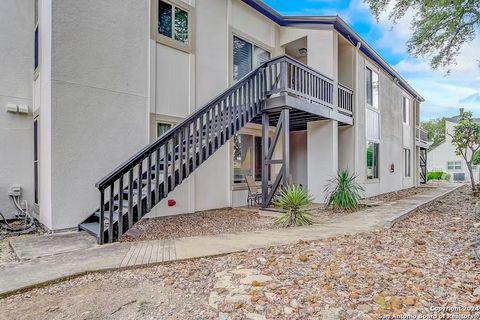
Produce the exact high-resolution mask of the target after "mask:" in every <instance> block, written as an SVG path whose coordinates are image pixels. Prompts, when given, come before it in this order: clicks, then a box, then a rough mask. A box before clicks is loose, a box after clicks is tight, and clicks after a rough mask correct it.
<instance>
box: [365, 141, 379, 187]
mask: <svg viewBox="0 0 480 320" xmlns="http://www.w3.org/2000/svg"><path fill="white" fill-rule="evenodd" d="M370 143H372V144H373V152H374V153H373V154H372V162H373V164H372V170H373V174H372V177H371V178H370V177H369V176H368V145H369V144H370ZM375 145H377V157H376V159H377V161H376V162H375ZM365 156H366V159H365V176H366V178H367V181H373V182H376V181H379V180H380V143H379V142H378V141H374V140H367V143H366V148H365ZM375 169H376V175H375Z"/></svg>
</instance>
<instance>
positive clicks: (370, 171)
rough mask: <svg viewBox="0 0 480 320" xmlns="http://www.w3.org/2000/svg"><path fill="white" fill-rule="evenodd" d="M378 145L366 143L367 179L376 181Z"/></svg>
mask: <svg viewBox="0 0 480 320" xmlns="http://www.w3.org/2000/svg"><path fill="white" fill-rule="evenodd" d="M378 149H379V144H378V143H375V142H367V179H378V158H379V154H378Z"/></svg>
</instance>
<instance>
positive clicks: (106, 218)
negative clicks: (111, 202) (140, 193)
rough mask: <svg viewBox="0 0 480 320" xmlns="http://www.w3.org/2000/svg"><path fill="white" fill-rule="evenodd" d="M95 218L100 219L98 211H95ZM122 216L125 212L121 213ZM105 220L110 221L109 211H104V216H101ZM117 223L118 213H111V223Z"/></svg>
mask: <svg viewBox="0 0 480 320" xmlns="http://www.w3.org/2000/svg"><path fill="white" fill-rule="evenodd" d="M94 214H95V216H96V217H98V218H100V211H96V212H95V213H94ZM123 214H125V211H123ZM103 216H104V218H105V220H107V221H108V220H110V211H105V212H104V214H103ZM117 221H118V211H114V212H113V222H117Z"/></svg>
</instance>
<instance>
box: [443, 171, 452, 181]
mask: <svg viewBox="0 0 480 320" xmlns="http://www.w3.org/2000/svg"><path fill="white" fill-rule="evenodd" d="M451 177H452V176H451V175H450V173H446V172H444V173H442V178H441V179H442V180H445V181H450V178H451Z"/></svg>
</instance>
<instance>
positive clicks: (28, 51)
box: [0, 0, 34, 217]
mask: <svg viewBox="0 0 480 320" xmlns="http://www.w3.org/2000/svg"><path fill="white" fill-rule="evenodd" d="M33 28H34V17H33V1H17V0H3V1H0V52H1V59H0V212H2V213H3V214H4V215H6V217H12V214H13V213H15V212H16V211H17V210H16V209H15V207H14V205H13V202H12V201H11V200H10V198H9V195H8V193H9V191H10V187H11V186H12V185H14V184H15V185H21V187H22V191H23V197H22V199H23V200H27V201H28V202H29V204H30V205H31V204H32V202H33V116H32V81H33V63H34V61H33V52H34V48H33V45H34V42H33ZM10 103H12V104H21V105H27V106H28V108H29V113H28V114H19V113H11V112H6V111H5V108H6V106H7V104H10Z"/></svg>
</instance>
